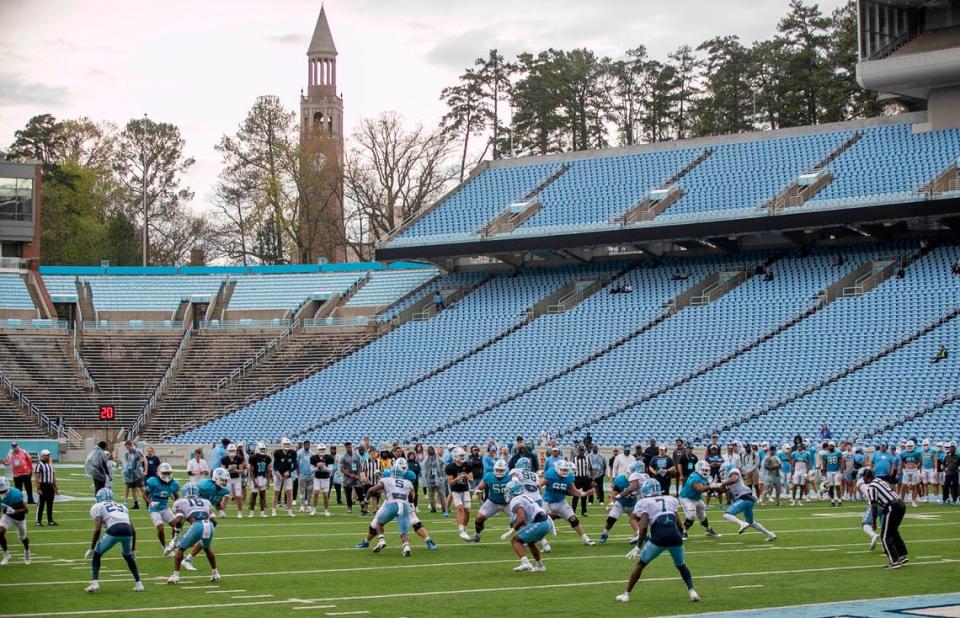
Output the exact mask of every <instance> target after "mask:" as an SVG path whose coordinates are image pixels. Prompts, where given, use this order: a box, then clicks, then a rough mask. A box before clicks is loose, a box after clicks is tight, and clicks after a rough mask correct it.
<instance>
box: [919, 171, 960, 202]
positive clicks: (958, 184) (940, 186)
mask: <svg viewBox="0 0 960 618" xmlns="http://www.w3.org/2000/svg"><path fill="white" fill-rule="evenodd" d="M953 191H960V166H958V165H957V164H956V163H953V164H951V165H950V166H949V167H947V169H945V170H943V171H942V172H940V173H939V174H938V175H937V177H936V178H934V179H933V180H931V181H930V182H929V183H927V184H926V185H924V187H923V192H924V193H930V194H932V195H940V194H942V193H948V192H953Z"/></svg>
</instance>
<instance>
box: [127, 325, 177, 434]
mask: <svg viewBox="0 0 960 618" xmlns="http://www.w3.org/2000/svg"><path fill="white" fill-rule="evenodd" d="M192 336H193V329H191V328H188V329H187V330H185V331H183V337H181V338H180V345H179V346H177V351H176V352H174V354H173V358H172V359H170V365H168V366H167V370H166V371H165V372H164V374H163V378H161V379H160V382H159V383H158V384H157V388H155V389H154V390H153V394H152V395H151V396H150V399H148V400H147V403H146V404H144V406H143V409H142V410H141V411H140V414H139V415H137V418H136V419H135V420H134V421H133V425H131V426H130V431H129V433H128V434H127V435H128V436H130V437H131V438H135V437H136V436H138V435H140V429H141V428H142V427H143V424H144V422H146V420H147V417H148V416H150V413H151V412H152V411H153V408H154V406H156V405H157V401H159V400H160V395H161V394H162V393H163V389H164V388H165V387H166V385H167V382H169V381H170V379H171V378H172V377H173V372H174V371H175V370H176V368H177V365H178V364H179V361H180V356H181V355H182V354H183V351H184V350H185V349H186V348H187V343H189V341H190V337H192Z"/></svg>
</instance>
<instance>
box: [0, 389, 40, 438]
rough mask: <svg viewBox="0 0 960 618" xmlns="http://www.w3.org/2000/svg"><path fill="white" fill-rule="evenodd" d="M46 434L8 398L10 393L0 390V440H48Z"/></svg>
mask: <svg viewBox="0 0 960 618" xmlns="http://www.w3.org/2000/svg"><path fill="white" fill-rule="evenodd" d="M49 437H50V436H49V435H48V434H47V432H46V431H45V430H44V429H42V428H41V427H39V426H38V425H37V424H36V423H35V422H33V420H32V419H31V418H29V417H28V416H27V414H26V413H24V411H23V410H22V409H21V408H20V406H19V405H17V402H16V401H15V400H13V399H11V398H10V393H8V392H7V391H6V390H0V439H14V438H16V439H21V440H23V439H27V438H49Z"/></svg>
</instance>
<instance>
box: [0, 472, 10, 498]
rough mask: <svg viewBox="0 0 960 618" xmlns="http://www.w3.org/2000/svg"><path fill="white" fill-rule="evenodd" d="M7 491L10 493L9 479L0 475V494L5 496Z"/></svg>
mask: <svg viewBox="0 0 960 618" xmlns="http://www.w3.org/2000/svg"><path fill="white" fill-rule="evenodd" d="M8 493H10V481H8V480H7V477H5V476H0V496H6V495H7V494H8Z"/></svg>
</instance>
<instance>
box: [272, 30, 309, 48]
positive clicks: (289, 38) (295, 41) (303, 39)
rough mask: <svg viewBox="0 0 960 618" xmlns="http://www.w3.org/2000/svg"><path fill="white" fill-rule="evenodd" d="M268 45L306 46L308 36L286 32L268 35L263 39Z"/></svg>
mask: <svg viewBox="0 0 960 618" xmlns="http://www.w3.org/2000/svg"><path fill="white" fill-rule="evenodd" d="M263 40H264V41H267V42H268V43H276V44H277V45H306V44H307V42H308V41H307V35H305V34H304V33H302V32H285V33H283V34H268V35H266V36H264V37H263Z"/></svg>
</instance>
